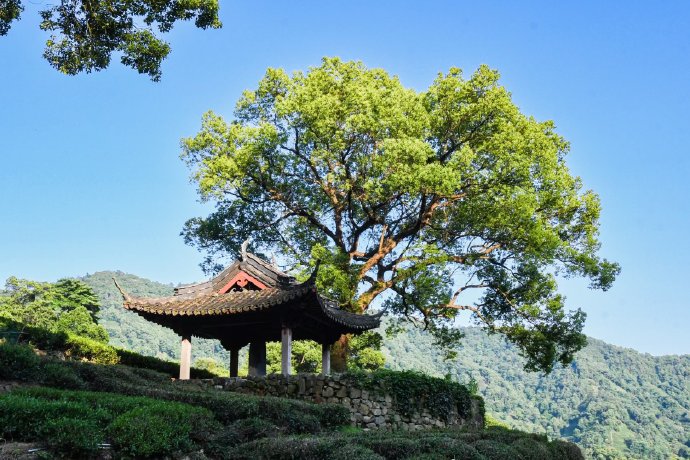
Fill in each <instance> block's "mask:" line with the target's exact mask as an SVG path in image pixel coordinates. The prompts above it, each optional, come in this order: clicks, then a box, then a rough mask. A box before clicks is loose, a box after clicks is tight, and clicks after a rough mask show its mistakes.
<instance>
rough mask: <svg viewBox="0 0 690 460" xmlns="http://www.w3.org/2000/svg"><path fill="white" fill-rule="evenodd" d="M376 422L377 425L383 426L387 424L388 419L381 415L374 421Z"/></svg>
mask: <svg viewBox="0 0 690 460" xmlns="http://www.w3.org/2000/svg"><path fill="white" fill-rule="evenodd" d="M374 422H376V424H377V425H383V424H385V423H386V418H385V417H383V416H381V415H379V416H378V417H376V418H375V419H374Z"/></svg>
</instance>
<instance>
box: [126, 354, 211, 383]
mask: <svg viewBox="0 0 690 460" xmlns="http://www.w3.org/2000/svg"><path fill="white" fill-rule="evenodd" d="M115 352H116V353H117V356H118V357H119V363H120V364H124V365H126V366H132V367H141V368H144V369H151V370H154V371H158V372H162V373H163V374H167V375H169V376H170V377H177V376H178V374H179V372H180V365H179V363H175V362H172V361H165V360H163V359H158V358H154V357H153V356H144V355H140V354H139V353H134V352H133V351H129V350H125V349H122V348H115ZM214 377H218V376H217V375H216V374H214V373H213V372H210V371H209V370H207V369H199V368H195V367H193V368H192V369H191V378H193V379H212V378H214Z"/></svg>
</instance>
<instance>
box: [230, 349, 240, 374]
mask: <svg viewBox="0 0 690 460" xmlns="http://www.w3.org/2000/svg"><path fill="white" fill-rule="evenodd" d="M239 365H240V349H239V348H231V349H230V377H237V371H238V368H239Z"/></svg>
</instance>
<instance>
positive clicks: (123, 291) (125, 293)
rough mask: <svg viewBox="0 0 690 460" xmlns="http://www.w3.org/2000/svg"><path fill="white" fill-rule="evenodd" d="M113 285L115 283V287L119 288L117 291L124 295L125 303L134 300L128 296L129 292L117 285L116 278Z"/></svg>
mask: <svg viewBox="0 0 690 460" xmlns="http://www.w3.org/2000/svg"><path fill="white" fill-rule="evenodd" d="M113 283H115V287H116V288H117V290H118V291H120V294H121V295H122V300H124V301H125V302H129V301H130V300H132V297H131V296H130V295H129V294H127V292H125V290H124V289H122V287H121V286H120V285H119V284H118V283H117V280H116V279H115V277H114V276H113Z"/></svg>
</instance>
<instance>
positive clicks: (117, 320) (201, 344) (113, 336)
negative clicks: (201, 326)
mask: <svg viewBox="0 0 690 460" xmlns="http://www.w3.org/2000/svg"><path fill="white" fill-rule="evenodd" d="M113 277H114V278H115V279H117V282H118V283H119V284H120V285H121V286H122V288H123V289H124V290H126V291H127V292H129V293H130V294H132V295H136V296H142V297H155V296H167V295H172V293H173V286H172V285H169V284H162V283H157V282H155V281H149V280H147V279H144V278H139V277H138V276H134V275H129V274H126V273H122V272H119V271H118V272H110V271H105V272H97V273H94V274H92V275H87V276H85V277H84V278H83V280H84V282H86V283H87V284H88V285H89V286H91V287H92V288H93V289H94V290H95V291H96V293H97V294H98V296H99V297H100V299H101V312H100V314H99V317H100V318H99V323H100V324H102V325H103V326H104V327H105V328H106V329H107V330H108V333H109V334H110V343H111V344H113V345H115V346H120V347H124V348H127V349H129V350H132V351H136V352H137V353H141V354H144V355H149V356H155V357H157V358H162V359H174V360H178V359H179V358H180V338H179V337H178V336H177V335H176V334H175V333H174V332H173V331H171V330H170V329H166V328H164V327H161V326H158V325H157V324H154V323H151V322H149V321H146V320H145V319H144V318H142V317H141V316H139V315H137V314H136V313H133V312H130V311H127V310H125V309H124V308H122V296H121V295H120V293H119V292H118V290H117V288H116V287H115V284H114V283H113ZM194 356H195V358H200V357H209V358H215V359H217V360H219V361H221V362H229V360H230V355H229V354H228V353H226V352H225V350H224V349H223V348H222V347H221V346H220V343H218V342H217V341H212V340H202V339H196V340H195V341H194Z"/></svg>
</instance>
